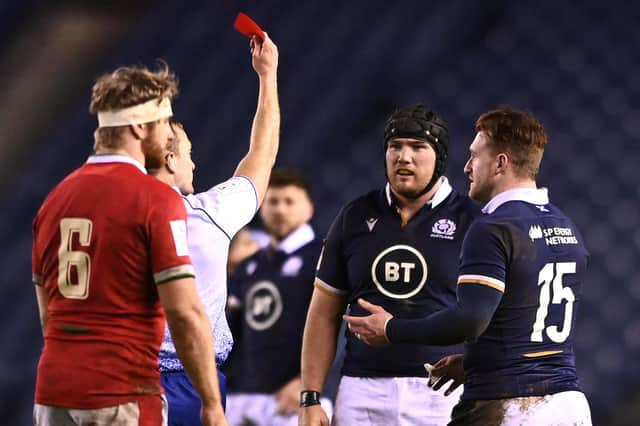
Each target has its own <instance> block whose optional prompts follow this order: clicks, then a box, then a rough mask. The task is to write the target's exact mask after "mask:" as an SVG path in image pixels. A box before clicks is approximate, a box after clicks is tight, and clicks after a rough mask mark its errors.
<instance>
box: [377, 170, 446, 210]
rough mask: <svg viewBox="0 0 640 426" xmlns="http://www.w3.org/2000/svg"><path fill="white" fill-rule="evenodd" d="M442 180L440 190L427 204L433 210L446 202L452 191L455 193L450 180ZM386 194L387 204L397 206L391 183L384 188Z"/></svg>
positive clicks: (442, 178) (444, 178) (443, 178)
mask: <svg viewBox="0 0 640 426" xmlns="http://www.w3.org/2000/svg"><path fill="white" fill-rule="evenodd" d="M440 179H441V180H442V184H441V185H440V188H438V190H437V191H436V193H435V194H434V195H433V198H432V199H431V200H430V201H427V203H426V204H425V205H426V206H430V207H431V208H432V209H433V208H436V207H437V206H438V205H439V204H441V203H442V202H443V201H444V200H446V199H447V197H448V196H449V194H451V191H453V188H452V187H451V184H450V183H449V179H447V178H446V177H445V176H442V177H441V178H440ZM384 193H385V195H386V197H387V204H389V206H393V205H394V204H395V201H394V200H393V195H392V194H391V185H389V182H387V184H386V185H385V187H384Z"/></svg>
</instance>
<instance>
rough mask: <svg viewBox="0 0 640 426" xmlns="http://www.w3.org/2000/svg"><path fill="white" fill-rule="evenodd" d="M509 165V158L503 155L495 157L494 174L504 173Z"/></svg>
mask: <svg viewBox="0 0 640 426" xmlns="http://www.w3.org/2000/svg"><path fill="white" fill-rule="evenodd" d="M508 165H509V156H508V155H507V154H505V153H500V154H498V155H496V172H497V173H504V172H505V171H506V169H507V166H508Z"/></svg>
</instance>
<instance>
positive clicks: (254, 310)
mask: <svg viewBox="0 0 640 426" xmlns="http://www.w3.org/2000/svg"><path fill="white" fill-rule="evenodd" d="M280 315H282V297H281V296H280V291H279V290H278V287H276V285H275V284H274V283H272V282H271V281H258V282H257V283H255V284H254V285H253V286H252V287H251V289H249V291H248V292H247V296H246V298H245V311H244V318H245V320H246V321H247V324H249V327H251V328H253V329H254V330H258V331H260V330H266V329H268V328H269V327H271V326H272V325H273V324H275V322H276V321H278V318H280Z"/></svg>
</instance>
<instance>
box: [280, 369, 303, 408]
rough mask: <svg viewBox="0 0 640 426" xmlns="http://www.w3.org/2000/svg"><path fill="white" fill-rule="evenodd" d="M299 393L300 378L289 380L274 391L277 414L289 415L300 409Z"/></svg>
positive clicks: (300, 386)
mask: <svg viewBox="0 0 640 426" xmlns="http://www.w3.org/2000/svg"><path fill="white" fill-rule="evenodd" d="M300 391H302V382H301V381H300V377H295V378H293V379H291V380H290V381H289V382H288V383H287V384H285V385H284V386H282V387H281V388H280V389H278V390H277V391H276V402H277V403H278V413H279V414H286V415H291V414H296V413H297V412H298V410H299V409H300Z"/></svg>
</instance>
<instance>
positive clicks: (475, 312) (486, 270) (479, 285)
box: [345, 224, 507, 346]
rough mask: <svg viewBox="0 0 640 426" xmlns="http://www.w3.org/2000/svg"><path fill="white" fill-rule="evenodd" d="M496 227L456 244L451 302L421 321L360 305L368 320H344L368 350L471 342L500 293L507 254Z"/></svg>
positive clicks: (479, 230)
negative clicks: (455, 281) (456, 267)
mask: <svg viewBox="0 0 640 426" xmlns="http://www.w3.org/2000/svg"><path fill="white" fill-rule="evenodd" d="M504 234H505V232H504V229H502V228H501V227H499V226H492V225H491V226H484V225H482V226H475V224H474V225H472V227H471V228H470V229H469V231H468V233H467V235H466V237H465V240H464V242H463V244H462V254H461V259H462V260H461V266H460V275H459V277H458V287H457V296H458V297H457V302H456V304H455V305H454V306H452V307H450V308H447V309H445V310H442V311H439V312H436V313H433V314H431V315H429V316H427V317H425V318H418V319H400V318H393V317H392V316H391V314H389V313H388V312H386V311H385V310H384V309H383V308H382V307H380V306H376V305H373V304H371V303H368V302H366V301H359V303H360V305H362V307H363V308H364V309H366V310H368V311H369V312H371V313H372V315H369V316H366V317H351V316H347V317H345V320H346V321H347V322H348V324H349V328H350V330H351V332H352V333H354V334H356V333H357V334H356V336H360V340H362V341H364V342H365V343H367V344H370V345H372V346H381V345H384V344H388V343H417V344H426V345H453V344H457V343H462V342H464V341H473V340H475V339H477V338H478V336H480V335H481V334H482V333H483V332H484V331H485V330H486V328H487V326H488V325H489V322H490V321H491V318H492V317H493V314H494V312H495V310H496V309H497V307H498V305H499V304H500V301H501V300H502V294H503V292H504V288H505V286H504V281H505V274H506V272H505V270H506V262H507V261H506V259H507V255H506V253H507V250H505V236H504Z"/></svg>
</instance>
